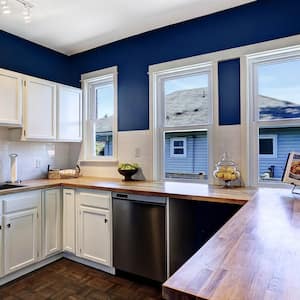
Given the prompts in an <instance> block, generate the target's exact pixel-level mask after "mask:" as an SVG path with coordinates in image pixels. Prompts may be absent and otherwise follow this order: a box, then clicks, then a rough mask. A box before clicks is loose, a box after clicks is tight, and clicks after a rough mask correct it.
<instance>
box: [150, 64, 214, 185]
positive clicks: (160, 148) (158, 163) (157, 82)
mask: <svg viewBox="0 0 300 300" xmlns="http://www.w3.org/2000/svg"><path fill="white" fill-rule="evenodd" d="M175 65H176V66H174V67H172V66H170V67H169V66H168V67H167V68H162V69H160V70H157V71H150V73H151V79H150V88H152V91H151V93H150V97H152V99H151V100H152V101H150V103H151V102H152V105H153V107H152V109H153V110H152V111H153V113H152V118H153V120H152V121H153V124H152V125H153V152H154V155H153V178H154V180H162V181H187V182H199V181H203V182H205V183H208V182H209V183H212V181H213V178H212V176H211V174H212V169H213V167H212V166H213V160H214V157H213V151H212V150H213V146H212V143H213V118H214V106H215V105H214V102H215V97H214V94H215V85H214V84H213V82H217V80H216V79H217V78H216V77H215V76H216V75H215V74H216V69H217V64H216V63H213V62H211V61H205V62H201V63H193V64H191V63H185V62H184V60H183V61H182V62H181V65H179V66H178V63H176V61H175ZM199 71H200V72H199ZM198 73H208V86H209V90H208V93H209V96H208V98H209V99H210V105H209V108H208V122H207V123H205V124H202V125H190V126H176V127H173V126H165V127H164V118H165V109H164V103H163V101H162V99H164V89H163V80H166V79H170V78H172V77H178V76H186V75H193V74H198ZM189 131H193V132H195V131H207V138H208V148H209V150H208V153H211V155H209V157H208V174H209V177H208V179H204V180H202V179H197V180H195V179H185V178H180V179H176V178H166V177H165V172H164V170H165V160H164V155H165V133H168V132H172V133H176V132H178V133H182V132H189Z"/></svg>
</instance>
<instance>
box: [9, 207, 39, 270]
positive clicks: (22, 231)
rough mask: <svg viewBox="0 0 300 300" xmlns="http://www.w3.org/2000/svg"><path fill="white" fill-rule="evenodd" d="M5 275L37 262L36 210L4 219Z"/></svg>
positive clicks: (11, 215) (17, 213)
mask: <svg viewBox="0 0 300 300" xmlns="http://www.w3.org/2000/svg"><path fill="white" fill-rule="evenodd" d="M4 228H5V229H4V237H5V239H4V245H5V247H4V267H5V274H8V273H11V272H14V271H16V270H19V269H21V268H24V267H26V266H28V265H31V264H33V263H35V262H37V261H38V233H39V231H38V210H37V209H36V208H35V209H29V210H25V211H21V212H16V213H12V214H9V215H6V216H5V217H4Z"/></svg>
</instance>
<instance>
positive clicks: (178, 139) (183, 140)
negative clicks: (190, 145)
mask: <svg viewBox="0 0 300 300" xmlns="http://www.w3.org/2000/svg"><path fill="white" fill-rule="evenodd" d="M174 142H183V145H182V146H174ZM175 149H183V153H182V154H178V153H174V150H175ZM186 154H187V138H186V137H173V138H170V157H173V158H185V157H186Z"/></svg>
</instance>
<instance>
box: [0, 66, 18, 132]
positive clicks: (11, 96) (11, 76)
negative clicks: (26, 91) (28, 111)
mask: <svg viewBox="0 0 300 300" xmlns="http://www.w3.org/2000/svg"><path fill="white" fill-rule="evenodd" d="M0 107H1V109H0V125H5V126H18V127H19V126H22V78H21V76H20V74H18V73H15V72H10V71H7V70H3V69H0Z"/></svg>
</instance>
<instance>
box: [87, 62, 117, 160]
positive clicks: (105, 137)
mask: <svg viewBox="0 0 300 300" xmlns="http://www.w3.org/2000/svg"><path fill="white" fill-rule="evenodd" d="M90 75H91V76H92V77H89V76H90ZM93 75H95V76H93ZM85 77H88V78H87V79H84V90H85V92H86V138H85V143H86V145H85V158H86V159H87V160H112V159H116V153H117V149H116V146H117V134H116V133H117V69H116V67H113V68H108V69H104V70H101V71H97V72H92V73H91V74H86V75H83V78H85Z"/></svg>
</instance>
